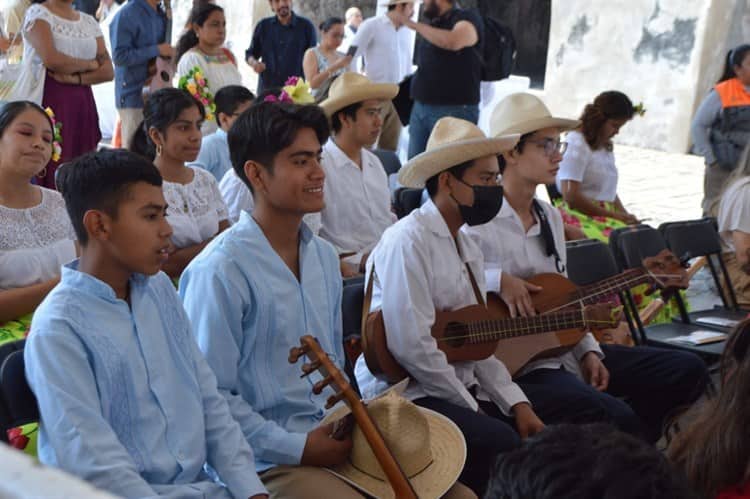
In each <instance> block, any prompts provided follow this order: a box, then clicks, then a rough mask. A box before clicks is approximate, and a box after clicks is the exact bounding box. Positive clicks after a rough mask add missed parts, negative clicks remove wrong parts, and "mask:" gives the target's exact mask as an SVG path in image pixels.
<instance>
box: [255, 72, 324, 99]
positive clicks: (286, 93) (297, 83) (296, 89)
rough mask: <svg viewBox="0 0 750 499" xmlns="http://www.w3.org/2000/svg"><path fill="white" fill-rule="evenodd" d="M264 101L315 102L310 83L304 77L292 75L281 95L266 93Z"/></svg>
mask: <svg viewBox="0 0 750 499" xmlns="http://www.w3.org/2000/svg"><path fill="white" fill-rule="evenodd" d="M263 102H286V103H289V104H315V99H314V98H313V96H312V94H311V93H310V85H308V83H307V82H306V81H305V79H304V78H300V77H299V76H290V77H289V79H287V80H286V82H285V84H284V86H283V87H282V89H281V92H279V95H266V97H265V98H264V99H263Z"/></svg>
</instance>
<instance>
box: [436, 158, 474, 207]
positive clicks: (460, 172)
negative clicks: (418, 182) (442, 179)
mask: <svg viewBox="0 0 750 499" xmlns="http://www.w3.org/2000/svg"><path fill="white" fill-rule="evenodd" d="M473 164H474V160H473V159H472V160H469V161H464V162H463V163H461V164H458V165H456V166H452V167H450V168H448V169H447V170H443V171H446V172H448V173H450V174H451V175H453V176H454V177H456V178H457V179H459V180H461V179H462V178H464V173H466V170H468V169H469V168H471V166H472V165H473ZM440 173H443V172H440ZM440 173H436V174H435V175H433V176H432V177H430V178H428V179H427V181H426V182H425V184H424V186H425V189H427V194H429V196H430V199H434V198H435V194H437V191H438V177H439V176H440Z"/></svg>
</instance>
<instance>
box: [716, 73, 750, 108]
mask: <svg viewBox="0 0 750 499" xmlns="http://www.w3.org/2000/svg"><path fill="white" fill-rule="evenodd" d="M715 88H716V93H717V94H719V99H721V107H722V108H728V107H739V106H750V93H748V92H747V90H745V86H744V85H743V84H742V82H740V80H739V78H731V79H729V80H726V81H722V82H721V83H719V84H717V85H716V87H715Z"/></svg>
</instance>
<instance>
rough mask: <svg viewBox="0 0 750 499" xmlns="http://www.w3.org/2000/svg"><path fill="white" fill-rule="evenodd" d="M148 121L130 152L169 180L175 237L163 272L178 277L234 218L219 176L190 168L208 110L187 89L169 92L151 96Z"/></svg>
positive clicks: (146, 110) (166, 185) (165, 186)
mask: <svg viewBox="0 0 750 499" xmlns="http://www.w3.org/2000/svg"><path fill="white" fill-rule="evenodd" d="M143 116H144V121H143V125H142V126H141V127H140V128H139V130H138V131H137V132H136V134H135V137H134V138H133V142H132V147H131V149H132V150H133V151H134V152H137V153H139V154H142V155H144V156H146V157H149V158H151V159H153V161H154V164H155V165H156V167H157V168H158V169H159V172H160V173H161V176H162V178H163V179H164V184H163V186H162V188H163V189H164V198H165V199H166V201H167V204H168V205H169V207H168V208H167V216H168V217H169V218H168V220H169V224H170V225H171V226H172V229H173V233H172V247H171V248H170V251H169V259H168V260H167V263H166V264H165V265H164V266H163V268H162V270H164V272H166V273H167V274H169V275H170V276H171V277H173V278H177V277H179V276H180V274H181V273H182V271H183V270H184V269H185V267H187V265H188V263H190V261H191V260H192V259H193V258H195V256H196V255H197V254H198V253H200V251H201V250H202V249H203V248H204V247H205V246H206V245H207V244H208V243H209V242H210V241H211V239H213V238H214V237H215V236H216V235H217V234H219V233H220V232H222V231H223V230H224V229H226V228H227V227H229V220H228V218H229V216H228V214H227V207H226V205H225V204H224V201H223V200H222V198H221V193H219V188H218V186H217V184H216V179H215V178H214V176H213V175H212V174H211V173H209V172H207V171H206V170H204V169H203V168H200V167H192V166H187V165H186V163H189V162H191V161H195V159H196V158H197V157H198V152H199V151H200V147H201V125H202V124H203V119H204V116H205V114H204V109H203V106H201V105H199V104H198V102H197V101H196V100H195V99H193V98H192V97H191V96H190V94H188V93H187V92H185V91H184V90H179V89H176V88H165V89H162V90H158V91H156V92H154V93H153V94H151V96H150V97H149V99H148V100H147V101H146V105H145V106H144V108H143Z"/></svg>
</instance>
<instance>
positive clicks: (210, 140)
mask: <svg viewBox="0 0 750 499" xmlns="http://www.w3.org/2000/svg"><path fill="white" fill-rule="evenodd" d="M190 165H191V166H198V167H200V168H203V169H204V170H207V171H209V172H211V175H213V176H214V177H216V181H217V182H220V181H221V179H222V177H224V174H225V173H226V172H227V170H229V169H230V168H232V160H231V158H230V157H229V144H228V143H227V132H225V131H224V130H222V129H221V128H219V129H218V130H216V131H215V132H214V133H212V134H211V135H209V136H207V137H204V138H203V142H202V143H201V150H200V152H199V153H198V157H197V158H196V160H195V161H193V162H192V163H190Z"/></svg>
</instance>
